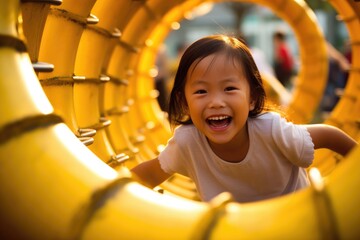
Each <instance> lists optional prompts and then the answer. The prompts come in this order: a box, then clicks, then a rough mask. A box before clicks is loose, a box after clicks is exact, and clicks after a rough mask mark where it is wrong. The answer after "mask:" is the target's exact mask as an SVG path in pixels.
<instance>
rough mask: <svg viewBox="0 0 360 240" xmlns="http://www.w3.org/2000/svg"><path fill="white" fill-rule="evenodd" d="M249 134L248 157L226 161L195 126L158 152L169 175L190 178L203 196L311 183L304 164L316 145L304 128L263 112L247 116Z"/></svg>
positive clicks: (250, 196) (241, 197)
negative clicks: (214, 150) (236, 160)
mask: <svg viewBox="0 0 360 240" xmlns="http://www.w3.org/2000/svg"><path fill="white" fill-rule="evenodd" d="M248 131H249V138H250V145H249V150H248V153H247V155H246V157H245V158H244V159H243V160H242V161H241V162H239V163H231V162H226V161H224V160H222V159H221V158H219V157H218V156H217V155H216V154H215V153H214V152H213V151H212V149H211V148H210V146H209V143H208V141H207V139H206V137H205V136H204V135H203V134H202V133H201V132H199V131H198V130H197V129H196V128H195V126H194V125H192V124H191V125H184V126H180V127H178V128H177V129H176V130H175V133H174V136H173V137H172V138H171V139H170V140H169V142H168V144H167V146H166V148H165V149H164V151H162V152H161V153H160V155H159V157H158V159H159V161H160V164H161V168H162V169H163V170H164V171H165V172H166V173H169V174H173V173H179V174H182V175H185V176H188V177H189V178H191V179H192V180H193V181H194V183H195V184H196V187H197V190H198V192H199V195H200V197H201V199H202V200H204V201H209V200H211V199H212V198H214V197H215V196H216V195H218V194H220V193H222V192H230V193H231V194H232V195H233V197H234V199H235V200H236V201H238V202H250V201H257V200H263V199H267V198H271V197H276V196H280V195H283V194H287V193H290V192H293V191H295V190H298V189H301V188H304V187H306V186H308V185H309V181H308V178H307V173H306V171H305V169H304V168H305V167H308V166H310V164H311V163H312V161H313V157H314V144H313V142H312V139H311V137H310V134H309V132H308V131H307V129H306V128H305V127H304V126H302V125H295V124H293V123H290V122H287V121H286V120H285V119H283V118H281V117H280V115H279V114H277V113H272V112H270V113H265V114H262V115H260V116H258V117H256V118H249V119H248Z"/></svg>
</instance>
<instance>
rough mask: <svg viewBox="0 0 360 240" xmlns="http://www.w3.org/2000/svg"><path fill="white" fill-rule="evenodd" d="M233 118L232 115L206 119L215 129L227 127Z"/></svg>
mask: <svg viewBox="0 0 360 240" xmlns="http://www.w3.org/2000/svg"><path fill="white" fill-rule="evenodd" d="M231 120H232V117H230V116H215V117H209V118H207V119H206V122H207V123H208V124H209V125H210V126H211V127H212V128H215V129H221V128H224V127H227V126H228V125H229V124H230V122H231Z"/></svg>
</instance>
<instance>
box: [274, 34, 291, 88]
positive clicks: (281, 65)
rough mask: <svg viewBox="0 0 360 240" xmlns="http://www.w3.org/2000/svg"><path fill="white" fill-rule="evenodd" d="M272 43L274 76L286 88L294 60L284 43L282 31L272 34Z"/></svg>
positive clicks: (284, 38)
mask: <svg viewBox="0 0 360 240" xmlns="http://www.w3.org/2000/svg"><path fill="white" fill-rule="evenodd" d="M273 43H274V70H275V76H276V78H277V79H279V81H280V82H281V83H282V84H283V85H284V86H285V87H288V86H289V83H290V79H291V76H292V72H293V68H294V60H293V57H292V54H291V51H290V49H289V47H288V45H287V43H286V34H285V33H284V32H282V31H276V32H275V33H274V34H273Z"/></svg>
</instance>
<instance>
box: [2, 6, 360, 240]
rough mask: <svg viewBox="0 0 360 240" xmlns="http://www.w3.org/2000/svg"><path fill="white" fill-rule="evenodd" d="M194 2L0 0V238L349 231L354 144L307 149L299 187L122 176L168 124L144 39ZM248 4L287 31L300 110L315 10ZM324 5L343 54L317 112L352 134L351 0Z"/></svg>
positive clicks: (359, 17)
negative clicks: (260, 192)
mask: <svg viewBox="0 0 360 240" xmlns="http://www.w3.org/2000/svg"><path fill="white" fill-rule="evenodd" d="M202 2H204V1H200V0H192V1H181V0H176V1H160V0H151V1H132V0H124V1H111V0H102V1H95V0H78V1H74V0H64V1H59V0H57V1H55V0H53V1H51V0H49V1H40V0H32V1H31V0H30V1H29V0H26V1H25V0H24V1H22V2H21V3H20V2H19V1H17V0H0V4H1V8H0V91H1V102H0V115H1V118H0V213H1V214H0V237H1V238H5V239H33V238H35V239H54V238H59V239H119V238H125V239H204V238H206V239H208V238H212V239H239V238H254V239H258V238H265V237H271V238H289V239H305V238H306V239H308V238H310V239H337V238H341V239H343V238H344V239H348V238H352V239H353V238H358V237H359V236H360V230H359V229H358V226H357V224H358V222H359V220H360V210H358V209H359V208H358V202H359V200H360V194H359V193H358V192H357V188H358V186H359V184H360V174H359V170H358V169H360V161H358V160H359V157H360V149H359V148H357V149H355V150H354V151H353V152H352V153H351V154H349V156H347V157H346V158H345V159H340V158H339V157H338V156H337V155H335V154H334V153H331V152H328V151H319V152H318V153H317V155H316V159H315V163H314V164H313V166H315V167H317V169H318V170H316V169H315V168H314V169H311V170H310V171H309V174H310V178H311V182H312V187H311V188H308V189H305V190H302V191H299V192H297V193H294V194H291V195H287V196H283V197H278V198H274V199H271V200H266V201H260V202H255V203H248V204H239V203H235V202H233V201H232V199H231V196H230V195H229V194H227V193H224V194H221V195H219V196H218V197H216V198H215V199H213V200H212V201H211V202H210V203H203V202H199V201H196V200H197V195H196V191H195V189H194V186H193V184H192V183H191V182H190V181H189V180H188V179H186V178H184V177H181V176H174V177H173V178H172V179H170V180H169V181H168V182H166V183H164V185H163V186H161V187H162V188H163V189H165V191H166V192H169V194H159V193H157V192H155V191H152V190H150V189H147V188H145V187H143V186H141V185H140V184H138V183H137V182H135V181H134V180H133V179H132V177H131V174H130V172H129V170H128V169H129V168H130V167H132V166H134V165H136V164H138V163H139V162H141V161H145V160H147V159H150V158H152V157H153V156H155V155H156V154H157V153H158V151H160V150H161V147H162V146H163V145H164V144H165V143H166V141H167V139H168V138H169V137H170V136H171V132H170V131H169V129H168V126H167V123H166V122H165V121H164V120H163V119H164V118H163V115H162V113H161V112H160V109H159V107H158V105H157V103H156V93H155V92H154V91H153V85H152V78H151V75H150V74H149V71H150V70H151V69H152V67H153V64H154V62H155V55H156V50H157V47H158V46H159V44H160V43H161V42H162V41H163V40H164V38H165V37H166V34H167V33H168V32H169V31H170V30H171V26H172V25H173V24H172V23H174V22H177V21H180V20H181V19H182V18H183V16H184V14H185V13H186V12H187V11H188V10H190V9H192V8H193V7H195V6H197V5H198V4H200V3H202ZM251 2H253V3H256V4H261V5H264V6H266V7H269V8H270V9H271V10H272V11H274V12H275V13H276V14H278V15H279V16H280V17H281V18H283V19H284V20H285V21H287V22H288V23H289V25H290V26H291V27H292V28H293V29H294V32H295V35H296V37H297V40H298V42H299V45H300V52H301V62H302V68H301V69H300V74H299V76H298V80H297V85H296V90H295V93H294V95H293V98H292V101H291V103H290V105H289V112H288V113H289V114H290V115H291V117H292V119H295V121H296V122H307V121H309V120H310V119H311V118H312V115H313V113H314V111H315V109H316V107H317V104H318V103H319V101H320V99H321V95H322V91H323V89H324V86H325V81H326V73H327V55H326V48H325V41H324V39H323V37H322V35H321V31H320V29H319V28H318V26H317V24H316V19H315V16H314V14H313V12H312V11H311V9H309V8H308V7H307V5H306V4H305V2H304V1H302V0H296V1H292V0H274V1H265V0H257V1H256V0H253V1H251ZM330 3H331V4H332V5H333V6H334V8H335V9H336V10H337V11H338V13H339V18H340V19H341V20H343V21H344V22H345V23H346V25H347V27H348V31H349V34H350V38H351V47H352V50H353V52H354V54H353V62H352V67H351V69H350V72H349V73H350V74H349V80H348V84H347V86H346V89H345V91H344V95H343V96H342V98H341V100H340V102H339V104H338V105H337V106H336V108H335V110H334V111H333V112H332V113H331V116H330V118H329V119H328V120H327V122H328V123H329V124H333V125H336V126H338V127H340V128H342V129H343V130H344V131H346V132H348V133H349V134H350V135H351V136H352V137H354V138H355V139H359V119H360V111H359V110H360V100H359V96H360V94H359V91H360V90H359V89H360V87H359V81H358V80H359V78H360V76H359V75H360V71H359V69H360V54H358V53H359V52H360V49H359V46H360V44H359V43H360V33H359V31H358V29H360V26H359V24H360V3H359V2H355V1H352V0H332V1H330ZM20 9H22V14H21V15H19V13H21V12H20ZM289 13H291V14H289ZM19 16H20V17H19ZM21 16H23V18H21ZM22 19H24V21H23V22H22ZM23 31H24V33H25V36H26V39H24V35H23ZM34 70H35V71H34ZM339 160H341V162H340V163H339ZM319 170H320V171H319ZM321 175H326V176H327V177H326V179H323V178H322V177H321Z"/></svg>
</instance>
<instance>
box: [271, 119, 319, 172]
mask: <svg viewBox="0 0 360 240" xmlns="http://www.w3.org/2000/svg"><path fill="white" fill-rule="evenodd" d="M272 136H273V139H274V141H275V143H276V145H277V146H278V148H279V149H280V151H281V152H282V154H283V155H284V156H285V157H286V158H287V159H289V160H290V161H291V162H292V163H293V164H295V165H297V166H299V167H304V168H305V167H309V166H310V165H311V164H312V162H313V159H314V144H313V142H312V138H311V136H310V133H309V132H308V130H307V128H306V127H305V126H303V125H297V124H294V123H292V122H287V121H286V120H285V119H284V118H282V117H280V115H278V114H274V119H273V124H272Z"/></svg>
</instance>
